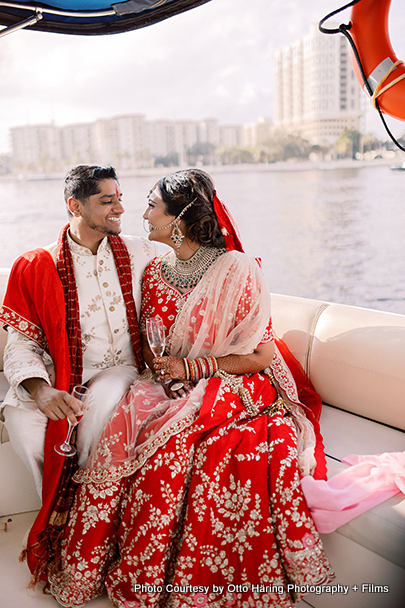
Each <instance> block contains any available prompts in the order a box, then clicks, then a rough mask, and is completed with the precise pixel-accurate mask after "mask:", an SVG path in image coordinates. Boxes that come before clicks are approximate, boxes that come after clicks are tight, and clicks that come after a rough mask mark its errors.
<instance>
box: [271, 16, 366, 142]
mask: <svg viewBox="0 0 405 608" xmlns="http://www.w3.org/2000/svg"><path fill="white" fill-rule="evenodd" d="M360 96H361V88H360V86H359V84H358V82H357V80H356V77H355V75H354V72H353V69H352V66H351V61H350V55H349V45H348V42H347V40H346V38H345V37H344V36H343V35H341V34H336V35H333V36H326V35H325V34H321V33H320V32H319V30H318V29H317V26H315V25H314V26H312V28H311V32H310V34H309V35H308V36H306V37H305V38H304V39H303V40H300V41H298V42H296V43H295V44H292V45H291V46H289V47H288V48H286V49H284V50H282V51H279V52H278V53H276V55H275V57H274V124H275V127H276V128H282V129H284V130H286V131H289V132H295V133H299V134H300V135H301V136H302V137H304V138H305V139H309V140H310V141H311V142H312V143H322V142H327V143H334V142H335V141H336V139H338V137H339V136H340V135H341V133H342V131H343V130H344V129H348V130H352V129H355V130H359V129H360V120H361V114H362V112H361V102H360Z"/></svg>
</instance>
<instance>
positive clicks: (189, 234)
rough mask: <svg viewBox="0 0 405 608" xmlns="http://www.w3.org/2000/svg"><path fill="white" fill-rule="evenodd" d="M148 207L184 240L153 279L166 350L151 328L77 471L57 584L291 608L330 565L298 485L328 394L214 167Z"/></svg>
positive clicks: (166, 599) (168, 236)
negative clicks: (275, 307) (136, 369)
mask: <svg viewBox="0 0 405 608" xmlns="http://www.w3.org/2000/svg"><path fill="white" fill-rule="evenodd" d="M144 218H145V220H146V222H147V223H148V226H149V230H150V233H149V239H150V240H153V241H158V242H161V243H165V244H168V245H170V246H171V247H172V251H171V252H170V253H167V254H164V255H162V256H161V257H159V258H156V259H154V260H153V261H152V262H151V263H150V264H149V266H148V267H147V269H146V271H145V274H144V278H143V296H142V298H143V299H142V313H141V329H142V331H143V333H144V334H145V333H146V331H145V324H146V320H147V319H148V318H149V317H152V316H156V315H159V316H160V317H161V318H162V320H163V323H164V326H165V329H166V336H167V340H166V351H165V353H164V355H163V356H161V357H154V356H153V355H152V353H151V351H150V349H149V347H148V346H147V342H146V339H145V345H144V356H145V361H146V362H147V363H148V366H149V368H150V370H149V372H146V373H144V374H143V376H142V377H141V378H140V379H139V380H137V381H136V382H135V383H134V384H133V386H132V387H131V389H130V391H129V392H128V393H127V395H126V396H125V397H124V398H123V400H122V401H121V403H120V404H119V406H118V409H117V410H116V412H115V414H114V416H113V417H112V419H111V420H110V422H109V423H108V424H107V427H106V428H105V430H104V432H103V434H102V436H101V438H100V441H99V443H98V445H97V448H96V450H95V452H94V453H93V454H92V456H91V457H90V459H89V461H88V463H87V465H86V467H85V468H83V469H81V470H79V471H77V472H76V474H75V476H74V481H75V482H76V483H77V484H78V485H77V490H76V494H75V499H74V503H73V506H72V508H71V511H70V517H69V521H68V523H67V525H66V527H65V529H64V532H63V540H62V543H61V551H60V553H59V555H58V553H57V552H56V553H55V555H54V556H53V557H52V558H50V557H48V563H47V579H48V587H49V591H50V593H52V595H53V596H54V598H55V599H56V600H57V601H58V602H59V603H60V604H61V605H62V606H82V605H84V604H86V603H87V602H89V601H91V600H92V599H93V598H95V597H97V596H98V595H101V594H104V593H107V594H108V597H109V598H110V601H111V602H112V604H113V606H115V607H116V608H131V607H135V606H148V607H166V606H173V607H180V606H181V607H186V606H204V605H207V606H210V607H211V608H212V607H218V608H219V607H222V606H224V607H225V606H236V607H240V608H242V607H248V606H256V607H259V608H260V607H271V606H274V607H275V606H277V607H284V608H290V607H291V606H292V605H293V604H294V603H295V602H296V601H298V600H299V598H300V593H294V585H298V586H302V585H306V584H311V585H314V584H315V585H317V584H322V583H325V582H328V581H329V580H331V578H332V577H333V573H332V571H331V568H330V565H329V563H328V560H327V558H326V556H325V553H324V550H323V547H322V544H321V541H320V539H319V536H318V534H317V532H316V529H315V526H314V523H313V521H312V519H311V516H310V514H309V511H308V508H307V506H306V503H305V500H304V497H303V494H302V491H301V488H300V478H301V477H302V476H303V475H308V474H311V475H314V477H316V478H324V477H325V476H326V469H325V460H324V456H323V447H322V440H321V437H320V434H319V425H318V422H317V418H318V417H319V413H320V400H319V397H318V396H317V394H316V393H315V392H314V390H313V389H312V387H311V385H310V384H309V382H308V380H307V379H306V377H305V375H304V373H303V372H302V370H301V368H300V367H299V365H298V364H297V362H296V361H295V360H294V359H293V357H292V355H291V354H290V353H289V351H288V349H287V348H286V347H285V345H284V344H283V343H282V342H281V341H280V340H277V339H275V338H274V336H273V332H272V326H271V316H270V294H269V292H268V288H267V286H266V283H265V280H264V277H263V274H262V271H261V269H260V266H259V264H258V263H257V261H256V260H254V259H251V258H249V257H248V256H247V255H246V254H245V253H243V249H242V246H241V243H240V239H239V236H238V233H237V230H236V228H235V226H234V224H233V221H232V218H231V217H230V215H229V213H228V211H227V209H226V207H225V206H224V205H223V204H222V203H221V201H220V200H219V199H218V197H217V195H216V192H215V190H214V185H213V182H212V180H211V178H210V177H209V176H208V175H207V174H206V173H205V172H203V171H201V170H198V169H189V170H184V171H179V172H176V173H174V174H171V175H168V176H166V177H164V178H162V179H161V180H160V181H159V182H158V184H157V185H156V186H155V187H154V188H152V190H151V191H150V193H149V196H148V208H147V210H146V212H145V214H144ZM151 370H152V371H153V374H152V371H151ZM289 585H290V586H289ZM291 589H292V590H291Z"/></svg>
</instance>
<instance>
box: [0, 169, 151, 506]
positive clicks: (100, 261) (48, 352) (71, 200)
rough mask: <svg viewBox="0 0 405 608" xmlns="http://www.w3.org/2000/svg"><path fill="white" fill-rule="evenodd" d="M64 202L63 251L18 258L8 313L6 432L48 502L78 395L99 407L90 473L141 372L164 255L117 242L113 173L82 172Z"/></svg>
mask: <svg viewBox="0 0 405 608" xmlns="http://www.w3.org/2000/svg"><path fill="white" fill-rule="evenodd" d="M64 195H65V202H66V207H67V212H68V215H69V224H68V225H67V226H65V228H64V229H63V230H62V232H61V234H60V236H59V240H58V242H57V243H54V244H52V245H50V246H48V247H46V248H44V249H36V250H34V251H31V252H28V253H26V254H23V255H22V256H21V257H20V258H18V260H17V261H16V262H15V264H14V266H13V269H12V271H11V274H10V279H9V282H8V288H7V293H6V296H5V299H4V306H3V307H2V309H1V310H0V320H1V321H3V323H4V324H5V326H6V327H7V330H8V340H7V346H6V349H5V356H4V371H5V375H6V378H7V380H8V382H9V384H10V386H11V388H10V390H9V392H8V394H7V396H6V398H5V400H4V404H3V406H4V408H3V409H4V419H5V424H6V427H7V430H8V433H9V436H10V441H11V443H12V445H13V448H14V449H15V451H16V452H17V454H19V456H20V457H21V458H22V460H23V461H24V462H25V464H26V465H27V467H28V468H29V469H30V470H31V472H32V474H33V475H34V479H35V483H36V486H37V490H38V493H39V494H40V495H41V490H44V488H45V483H44V488H42V475H43V473H44V475H46V474H47V471H48V474H51V473H52V472H53V473H54V469H53V467H54V464H55V462H57V463H59V468H60V469H61V468H62V466H63V462H64V459H63V457H60V456H58V455H57V454H56V453H55V452H54V451H53V445H54V444H55V443H57V442H58V441H63V439H64V437H65V435H66V428H67V423H66V418H69V419H70V420H71V422H73V423H75V422H76V418H75V413H78V412H79V407H78V406H79V403H78V402H76V401H75V399H73V397H72V396H71V394H70V393H71V390H72V387H73V386H74V385H75V384H84V383H85V384H87V385H89V387H90V392H91V402H92V406H91V408H90V409H89V410H88V411H86V413H85V416H84V417H83V419H82V421H81V422H80V425H79V426H78V428H77V448H78V454H79V460H78V463H79V465H82V464H83V463H84V462H85V461H86V459H87V457H88V455H89V453H90V451H91V449H92V447H93V446H94V444H95V442H96V441H97V439H98V437H99V436H100V434H101V431H102V430H103V428H104V426H105V424H106V422H107V420H108V419H109V417H110V416H111V414H112V413H113V411H114V409H115V407H116V406H117V404H118V402H119V401H120V399H121V397H122V396H123V395H124V393H125V392H126V391H127V390H128V388H129V386H130V385H131V384H132V382H133V381H134V380H135V378H136V377H137V375H138V372H139V371H141V370H142V369H143V366H144V364H143V358H142V352H141V347H140V337H139V329H138V319H137V315H138V314H139V309H140V302H141V293H140V283H141V279H142V274H143V271H144V268H145V266H146V264H147V263H148V262H149V260H150V259H151V258H152V257H154V256H155V255H156V250H155V249H154V246H153V245H151V244H150V243H149V241H147V240H146V239H141V238H139V237H122V238H121V237H119V236H118V235H119V233H120V232H121V216H122V214H123V213H124V208H123V206H122V203H121V196H122V194H121V190H120V186H119V182H118V178H117V175H116V172H115V170H114V169H113V168H112V167H109V168H102V167H96V166H87V165H80V166H77V167H74V168H73V169H72V170H71V171H70V172H69V173H68V174H67V176H66V178H65V191H64ZM62 421H63V422H62ZM44 446H45V448H44ZM44 449H45V463H44ZM47 458H48V459H49V462H47ZM48 481H49V480H47V482H48ZM42 498H43V500H45V496H44V494H43V493H42Z"/></svg>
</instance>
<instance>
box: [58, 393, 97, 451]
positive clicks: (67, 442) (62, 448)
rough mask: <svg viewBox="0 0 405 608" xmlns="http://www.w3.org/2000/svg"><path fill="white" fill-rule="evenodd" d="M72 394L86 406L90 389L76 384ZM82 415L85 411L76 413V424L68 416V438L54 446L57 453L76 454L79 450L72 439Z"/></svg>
mask: <svg viewBox="0 0 405 608" xmlns="http://www.w3.org/2000/svg"><path fill="white" fill-rule="evenodd" d="M72 395H73V397H75V399H78V401H81V402H82V403H83V405H85V406H86V405H87V401H88V395H89V389H88V388H87V386H82V385H80V384H78V385H76V386H74V387H73V390H72ZM86 409H87V408H86ZM82 417H83V411H82V413H81V414H76V419H77V422H76V424H72V423H71V422H70V420H69V418H68V425H69V428H68V432H67V435H66V439H65V441H64V442H63V443H61V444H57V445H55V446H54V450H55V452H57V454H60V455H61V456H74V455H75V454H76V452H77V450H76V448H75V447H73V445H70V439H71V437H72V433H73V429H74V427H75V426H77V425H78V424H79V422H80V420H81V419H82Z"/></svg>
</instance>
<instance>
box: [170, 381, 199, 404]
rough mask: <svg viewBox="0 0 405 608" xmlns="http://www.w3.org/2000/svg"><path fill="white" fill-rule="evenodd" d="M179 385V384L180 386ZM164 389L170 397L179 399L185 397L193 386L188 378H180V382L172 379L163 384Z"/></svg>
mask: <svg viewBox="0 0 405 608" xmlns="http://www.w3.org/2000/svg"><path fill="white" fill-rule="evenodd" d="M180 385H181V386H180ZM164 387H165V391H166V394H167V396H168V397H170V399H181V398H182V397H187V395H188V394H189V393H190V391H191V390H192V389H193V388H194V387H193V385H192V384H191V382H190V381H189V380H182V381H181V382H179V381H177V380H173V382H170V384H165V385H164Z"/></svg>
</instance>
